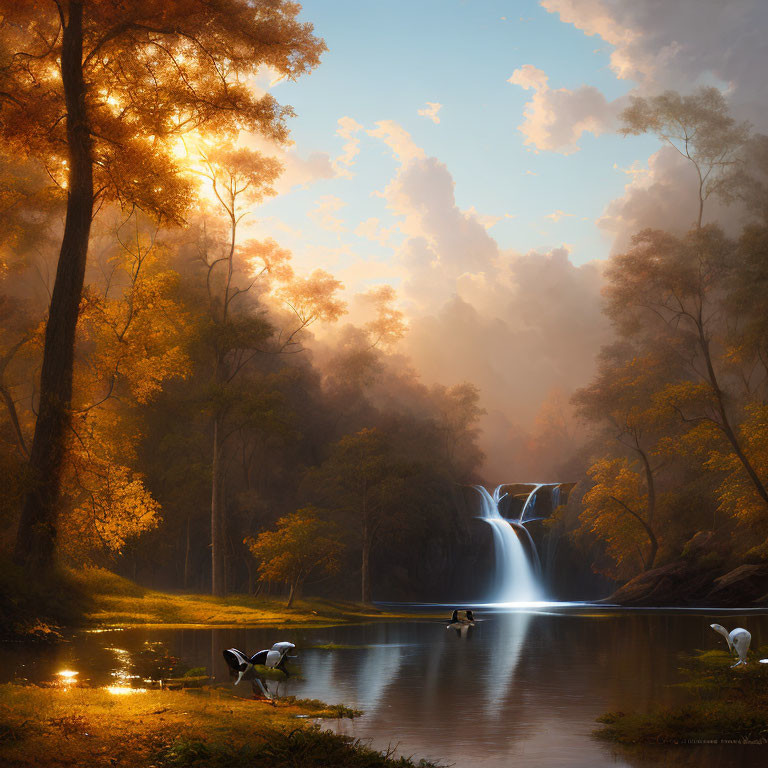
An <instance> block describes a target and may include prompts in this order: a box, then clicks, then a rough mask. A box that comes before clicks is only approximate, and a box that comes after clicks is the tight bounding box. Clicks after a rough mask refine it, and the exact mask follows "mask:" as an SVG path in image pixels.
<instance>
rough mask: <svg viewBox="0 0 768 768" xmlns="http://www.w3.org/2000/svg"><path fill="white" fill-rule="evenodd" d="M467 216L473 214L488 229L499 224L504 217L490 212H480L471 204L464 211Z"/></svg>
mask: <svg viewBox="0 0 768 768" xmlns="http://www.w3.org/2000/svg"><path fill="white" fill-rule="evenodd" d="M464 215H465V216H471V217H472V218H473V219H475V220H476V221H479V222H480V224H482V225H483V227H485V228H486V229H490V228H491V227H492V226H493V225H494V224H498V223H499V222H500V221H501V220H502V219H503V218H504V217H503V216H492V215H491V214H488V213H480V212H479V211H478V210H477V209H476V208H475V206H474V205H471V206H470V207H469V208H467V210H466V211H464Z"/></svg>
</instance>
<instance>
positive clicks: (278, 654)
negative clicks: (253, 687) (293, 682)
mask: <svg viewBox="0 0 768 768" xmlns="http://www.w3.org/2000/svg"><path fill="white" fill-rule="evenodd" d="M295 647H296V646H295V645H294V644H293V643H286V642H282V643H275V644H274V645H273V646H272V648H270V649H268V650H264V651H259V652H258V653H254V654H253V656H251V657H250V658H248V656H246V655H245V654H244V653H243V652H242V651H241V650H239V649H237V648H229V649H228V650H226V651H224V652H223V653H224V661H226V662H227V666H228V667H229V668H230V669H231V670H232V671H233V672H237V673H238V674H237V680H235V685H237V684H238V683H239V682H240V681H241V680H242V679H243V676H244V675H246V674H248V673H249V672H252V671H253V667H254V665H256V664H259V665H261V666H264V667H269V668H270V669H279V670H280V671H281V672H285V674H288V673H287V672H286V669H285V660H286V658H287V657H288V652H289V651H291V650H292V649H293V648H295Z"/></svg>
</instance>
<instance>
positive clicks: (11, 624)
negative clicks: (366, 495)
mask: <svg viewBox="0 0 768 768" xmlns="http://www.w3.org/2000/svg"><path fill="white" fill-rule="evenodd" d="M413 617H414V616H413V614H404V613H392V612H386V611H381V610H378V609H377V608H375V607H373V606H370V605H363V604H359V603H348V602H341V601H332V600H321V599H304V600H297V601H296V602H295V603H294V605H293V607H291V608H286V607H285V601H284V600H277V599H269V598H261V597H259V598H255V597H252V596H250V595H237V594H234V595H227V596H226V597H213V596H211V595H194V594H185V593H176V592H159V591H155V590H151V589H145V588H144V587H141V586H139V585H138V584H135V583H134V582H132V581H129V580H128V579H124V578H122V577H120V576H117V575H116V574H114V573H111V572H110V571H107V570H105V569H103V568H87V569H82V570H67V571H59V572H56V573H52V574H49V575H48V576H47V577H46V578H45V580H44V581H40V580H30V579H28V578H26V576H25V575H24V574H23V573H21V572H19V571H18V570H16V569H14V568H13V567H12V566H11V565H9V564H8V563H6V564H4V567H2V568H0V624H1V625H2V628H3V630H4V632H5V635H4V636H3V637H0V639H5V640H9V639H11V640H17V639H22V640H23V639H30V640H33V639H53V638H55V637H56V634H57V629H59V628H61V627H66V626H95V627H123V626H134V625H142V626H153V625H154V626H160V625H161V626H164V627H179V628H181V627H201V626H207V627H210V626H239V625H247V626H251V627H253V626H269V627H277V628H285V627H292V628H306V627H322V626H332V625H337V624H352V623H361V622H367V621H375V620H384V619H398V618H403V619H405V618H413Z"/></svg>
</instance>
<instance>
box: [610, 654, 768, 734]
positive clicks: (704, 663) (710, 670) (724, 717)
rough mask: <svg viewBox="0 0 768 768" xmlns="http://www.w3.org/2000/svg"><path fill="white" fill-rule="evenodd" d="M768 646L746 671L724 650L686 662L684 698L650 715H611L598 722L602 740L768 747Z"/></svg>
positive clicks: (683, 669) (612, 713)
mask: <svg viewBox="0 0 768 768" xmlns="http://www.w3.org/2000/svg"><path fill="white" fill-rule="evenodd" d="M766 657H768V648H760V649H758V650H757V651H756V652H753V653H751V654H750V660H749V664H748V665H747V666H746V667H743V666H742V667H736V668H734V669H731V668H730V667H731V665H732V664H733V663H734V662H733V658H732V657H731V656H730V655H729V654H727V653H726V652H724V651H707V652H700V653H698V654H696V655H695V656H693V657H688V658H686V659H684V660H683V664H682V666H681V670H680V671H681V672H682V674H683V676H684V677H685V682H684V683H682V684H681V685H680V688H682V689H683V691H684V698H685V699H686V700H685V701H684V702H683V703H682V704H680V705H678V706H675V707H660V708H657V709H654V710H653V711H651V712H648V713H638V712H630V713H625V712H610V713H607V714H605V715H603V716H602V717H601V718H600V719H599V722H601V723H602V724H603V727H602V728H601V729H600V730H598V731H597V732H596V735H597V736H599V737H600V738H603V739H607V740H609V741H613V742H617V743H620V744H700V743H702V742H706V743H714V742H718V743H732V742H747V743H758V744H759V743H765V740H766V739H768V665H766V664H760V663H758V661H757V660H758V659H760V658H766Z"/></svg>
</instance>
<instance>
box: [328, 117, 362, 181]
mask: <svg viewBox="0 0 768 768" xmlns="http://www.w3.org/2000/svg"><path fill="white" fill-rule="evenodd" d="M338 126H339V127H338V128H337V129H336V135H337V136H341V138H342V139H344V140H345V143H344V146H343V147H342V148H341V149H342V152H341V154H340V155H339V156H338V157H336V158H335V159H334V161H333V168H334V170H335V171H336V173H337V175H339V176H345V177H347V178H350V177H351V176H352V172H351V171H350V170H349V168H350V166H352V165H354V162H355V158H356V157H357V155H358V154H359V153H360V139H359V138H358V136H357V134H358V133H359V132H360V131H362V130H363V126H362V125H361V124H360V123H358V122H357V120H355V119H353V118H351V117H348V116H346V115H345V116H344V117H340V118H339V119H338Z"/></svg>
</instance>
